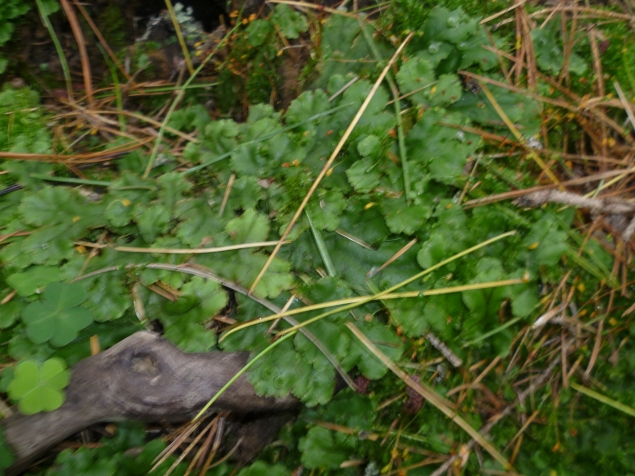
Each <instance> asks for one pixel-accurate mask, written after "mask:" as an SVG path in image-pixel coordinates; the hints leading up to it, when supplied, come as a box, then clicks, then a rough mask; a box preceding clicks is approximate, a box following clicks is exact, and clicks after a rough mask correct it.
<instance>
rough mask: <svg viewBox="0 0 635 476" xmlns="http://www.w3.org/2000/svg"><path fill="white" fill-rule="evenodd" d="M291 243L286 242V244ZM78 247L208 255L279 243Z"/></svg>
mask: <svg viewBox="0 0 635 476" xmlns="http://www.w3.org/2000/svg"><path fill="white" fill-rule="evenodd" d="M287 243H291V242H290V241H285V242H284V244H287ZM75 244H76V245H80V246H85V247H86V248H100V249H101V248H112V249H113V250H115V251H123V252H126V253H157V254H168V255H202V254H208V253H221V252H223V251H234V250H244V249H248V248H261V247H263V246H274V245H276V244H278V242H277V241H260V242H254V243H243V244H240V245H230V246H218V247H216V248H190V249H180V248H137V247H135V246H112V247H111V246H110V245H105V244H102V243H90V242H88V241H76V242H75Z"/></svg>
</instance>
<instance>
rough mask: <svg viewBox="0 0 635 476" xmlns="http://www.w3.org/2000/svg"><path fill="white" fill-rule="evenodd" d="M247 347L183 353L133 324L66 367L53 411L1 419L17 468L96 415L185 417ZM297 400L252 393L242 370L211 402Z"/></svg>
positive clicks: (255, 405) (275, 404)
mask: <svg viewBox="0 0 635 476" xmlns="http://www.w3.org/2000/svg"><path fill="white" fill-rule="evenodd" d="M247 358H248V353H246V352H232V353H224V352H210V353H205V354H186V353H184V352H182V351H180V350H179V349H177V348H176V347H175V346H174V345H172V344H171V343H169V342H168V341H166V340H164V339H162V338H160V337H159V336H157V335H156V334H153V333H151V332H138V333H136V334H133V335H132V336H130V337H128V338H127V339H124V340H123V341H121V342H119V343H118V344H116V345H115V346H113V347H111V348H110V349H108V350H107V351H105V352H102V353H100V354H97V355H95V356H93V357H90V358H88V359H86V360H83V361H81V362H79V363H78V364H76V365H75V366H73V367H72V368H71V380H70V383H69V385H68V387H67V388H66V389H65V391H66V401H65V402H64V404H63V405H62V406H61V407H60V408H58V409H57V410H55V411H52V412H49V413H38V414H35V415H30V416H25V415H15V416H12V417H10V418H8V419H7V420H5V421H3V422H2V426H3V427H4V435H5V440H6V442H7V443H8V444H9V445H10V446H11V448H12V449H13V451H14V455H15V458H16V461H15V463H14V465H13V466H12V467H11V468H10V470H9V471H8V474H15V473H17V472H19V471H20V470H22V469H24V468H25V467H26V466H27V465H28V463H29V462H30V461H32V460H33V459H34V458H36V457H37V456H39V455H41V454H42V453H44V452H45V451H46V450H47V449H49V448H50V447H51V446H53V445H55V444H56V443H58V442H60V441H62V440H64V439H65V438H67V437H69V436H70V435H72V434H74V433H77V432H78V431H80V430H82V429H84V428H86V427H87V426H90V425H92V424H94V423H98V422H102V421H121V420H137V421H144V422H160V421H183V420H187V419H189V418H192V417H193V416H194V415H195V414H196V412H197V411H198V410H200V409H201V408H202V407H203V406H204V405H205V404H206V403H207V402H208V401H209V400H210V399H211V398H212V397H213V396H214V395H215V394H216V392H217V391H218V390H219V389H220V388H221V387H222V386H223V385H225V383H227V381H228V380H229V379H230V378H232V377H233V376H234V375H235V374H236V373H237V372H238V371H239V370H240V369H241V368H242V367H243V366H244V365H245V364H246V363H247ZM297 405H298V402H297V400H295V399H294V398H293V397H291V396H288V397H285V398H282V399H274V398H265V397H260V396H257V395H256V394H255V392H254V389H253V387H252V386H251V384H250V383H249V381H248V380H247V378H246V375H243V376H241V377H240V378H239V379H238V380H237V381H236V382H235V383H234V384H233V385H231V386H230V387H229V389H228V390H227V391H226V392H225V393H224V394H223V395H222V396H221V397H220V398H219V399H218V400H217V401H216V402H215V404H214V406H213V409H215V410H234V411H237V412H243V413H244V412H269V411H275V410H285V409H290V408H293V407H295V406H297Z"/></svg>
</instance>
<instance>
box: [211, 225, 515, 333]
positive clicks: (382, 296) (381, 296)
mask: <svg viewBox="0 0 635 476" xmlns="http://www.w3.org/2000/svg"><path fill="white" fill-rule="evenodd" d="M515 234H516V231H510V232H507V233H503V234H502V235H498V236H495V237H494V238H490V239H489V240H487V241H484V242H483V243H479V244H478V245H476V246H473V247H471V248H468V249H467V250H464V251H461V252H460V253H457V254H455V255H454V256H451V257H450V258H448V259H446V260H443V261H441V262H439V263H437V264H435V265H434V266H431V267H430V268H428V269H426V270H424V271H422V272H420V273H418V274H416V275H414V276H412V277H410V278H408V279H406V280H405V281H402V282H401V283H398V284H396V285H394V286H392V287H391V288H388V289H386V290H384V291H382V292H380V293H377V294H374V295H371V296H363V297H361V298H359V299H356V298H353V299H355V302H353V303H352V304H348V305H345V306H342V307H339V308H337V309H334V310H331V311H328V312H325V313H323V314H320V315H319V316H316V317H313V318H311V319H308V320H306V321H304V322H303V323H302V324H298V325H295V326H294V327H292V328H290V329H287V330H285V331H282V332H280V333H279V334H278V336H281V335H284V334H286V333H288V332H293V331H295V330H297V329H301V328H304V326H307V325H309V324H311V323H313V322H315V321H318V320H320V319H323V318H324V317H327V316H330V315H333V314H337V313H338V312H342V311H348V310H349V309H353V308H355V307H358V306H360V305H362V304H365V303H367V302H370V301H374V300H378V299H386V296H389V295H391V294H392V293H393V291H396V290H397V289H399V288H400V287H402V286H405V285H407V284H410V283H411V282H413V281H416V280H417V279H420V278H422V277H424V276H425V275H427V274H430V273H431V272H432V271H434V270H435V269H438V268H441V267H442V266H445V265H446V264H448V263H451V262H452V261H454V260H456V259H458V258H461V257H462V256H465V255H468V254H470V253H472V252H473V251H476V250H478V249H480V248H483V247H485V246H487V245H489V244H491V243H494V242H496V241H498V240H501V239H503V238H507V237H509V236H512V235H515ZM490 284H491V283H490ZM508 284H510V283H509V282H507V284H505V285H508ZM467 286H478V285H474V284H471V285H467ZM457 287H458V286H457ZM453 289H456V288H453ZM471 289H475V288H471ZM466 290H467V289H463V291H466ZM439 291H442V290H440V289H436V290H428V291H424V293H428V295H432V293H433V292H439ZM398 294H399V297H415V296H419V295H420V294H422V293H421V292H420V291H414V292H413V294H412V296H406V294H407V293H398ZM303 309H306V308H303ZM258 321H259V322H263V320H262V319H259V320H258ZM245 324H249V325H255V323H254V322H253V321H250V323H245ZM245 324H241V325H242V326H243V327H248V326H246V325H245ZM236 330H238V328H233V329H230V331H229V332H228V333H227V334H225V335H224V336H222V337H221V339H220V340H221V341H222V340H223V339H224V338H225V337H227V335H229V334H231V333H233V332H235V331H236Z"/></svg>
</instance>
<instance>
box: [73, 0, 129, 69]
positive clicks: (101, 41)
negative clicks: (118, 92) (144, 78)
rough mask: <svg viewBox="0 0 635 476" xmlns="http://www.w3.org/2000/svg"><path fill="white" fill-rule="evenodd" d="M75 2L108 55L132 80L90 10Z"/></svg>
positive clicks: (74, 0)
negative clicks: (91, 15)
mask: <svg viewBox="0 0 635 476" xmlns="http://www.w3.org/2000/svg"><path fill="white" fill-rule="evenodd" d="M73 4H74V5H75V6H76V7H77V8H78V9H79V11H80V13H81V14H82V16H83V17H84V20H86V23H88V25H89V26H90V28H91V30H93V33H94V34H95V36H96V37H97V39H98V40H99V42H100V43H101V45H102V46H103V47H104V49H105V50H106V52H107V53H108V56H110V59H111V60H112V62H113V63H115V64H116V65H117V68H118V69H119V71H120V72H121V74H123V76H124V77H125V78H126V80H127V81H130V80H131V79H132V78H131V77H130V75H129V74H128V73H127V72H126V69H125V68H124V67H123V65H122V64H121V61H119V58H117V55H115V54H114V53H113V51H112V49H111V48H110V46H109V45H108V43H107V42H106V39H105V38H104V36H103V35H102V34H101V31H99V28H97V25H95V22H94V21H93V19H92V18H91V17H90V15H88V12H87V11H86V9H85V8H84V6H83V5H82V4H81V3H80V2H79V1H78V0H73Z"/></svg>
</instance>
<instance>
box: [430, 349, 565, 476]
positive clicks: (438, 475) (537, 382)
mask: <svg viewBox="0 0 635 476" xmlns="http://www.w3.org/2000/svg"><path fill="white" fill-rule="evenodd" d="M572 344H573V341H570V342H568V343H567V344H565V347H566V350H567V351H568V349H569V348H570V347H571V345H572ZM559 363H560V356H557V357H556V358H554V359H553V360H552V361H551V363H550V364H549V366H548V367H547V369H546V370H545V371H544V372H543V373H541V374H540V375H539V376H538V377H537V378H535V379H534V380H533V381H532V383H531V384H530V385H529V387H527V388H526V389H525V390H523V391H522V392H521V393H520V394H519V395H518V402H519V403H520V405H523V404H524V401H525V400H526V399H527V397H528V396H529V395H532V394H533V393H534V392H535V391H536V389H537V388H538V387H541V386H542V385H544V384H545V383H547V381H548V380H549V378H551V376H552V374H553V371H554V370H555V368H556V367H557V366H558V364H559ZM518 402H514V403H512V404H511V405H508V406H507V407H505V409H504V410H503V411H501V412H500V413H498V414H497V415H494V416H493V417H492V418H490V420H489V422H488V423H486V424H485V425H484V426H483V427H482V428H481V429H480V430H481V433H482V434H484V435H487V434H488V433H489V432H490V430H491V429H492V428H493V427H494V425H496V423H498V422H499V421H501V420H502V419H503V418H505V417H506V416H508V415H510V414H511V413H512V412H513V411H514V410H515V409H517V408H518ZM476 443H477V441H476V439H473V440H472V441H470V442H469V443H468V444H467V449H468V450H469V449H472V448H473V447H474V445H475V444H476ZM459 458H460V456H459V455H456V454H455V455H453V456H452V457H451V458H450V459H449V460H447V461H446V462H445V463H443V464H442V465H441V466H440V467H439V468H438V469H437V470H436V471H435V472H434V473H432V474H431V475H430V476H442V475H444V474H446V472H447V471H448V470H449V469H450V468H451V467H452V465H453V464H454V462H455V461H456V460H458V459H459Z"/></svg>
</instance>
